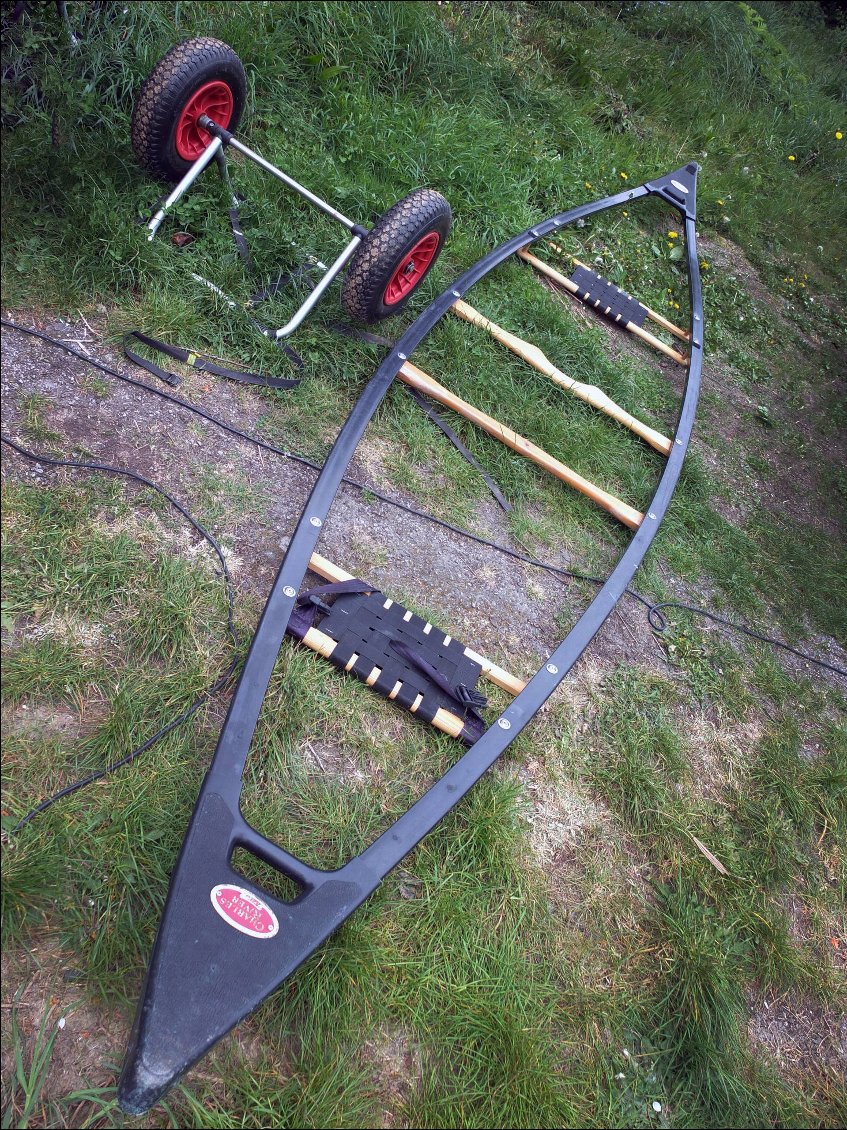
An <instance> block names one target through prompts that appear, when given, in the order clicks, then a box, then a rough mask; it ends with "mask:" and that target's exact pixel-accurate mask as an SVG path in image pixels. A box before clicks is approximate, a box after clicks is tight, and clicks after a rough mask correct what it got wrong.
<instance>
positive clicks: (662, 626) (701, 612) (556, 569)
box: [0, 318, 847, 678]
mask: <svg viewBox="0 0 847 1130" xmlns="http://www.w3.org/2000/svg"><path fill="white" fill-rule="evenodd" d="M0 324H2V325H4V326H9V327H10V328H11V329H15V330H18V331H19V332H20V333H25V334H29V335H31V336H32V337H37V338H41V340H42V341H46V342H48V343H49V344H50V345H54V346H56V347H58V348H59V349H63V350H65V352H66V353H70V354H72V355H73V356H74V357H77V358H79V360H80V361H84V362H85V363H86V364H88V365H91V366H93V367H94V368H95V369H100V370H101V371H102V372H104V373H108V374H109V375H110V376H113V377H115V378H117V379H118V380H120V381H124V382H125V383H126V384H129V385H133V386H134V387H135V388H141V389H144V390H145V391H147V392H152V393H154V394H155V395H156V396H159V397H161V398H162V399H163V400H169V401H171V402H172V403H173V404H177V405H179V406H180V407H181V408H186V409H187V410H188V411H189V412H193V413H195V415H198V416H201V417H202V418H203V419H205V420H208V421H209V423H212V424H215V425H216V426H217V427H219V428H222V429H223V430H224V431H227V432H229V433H230V434H231V435H235V436H238V437H239V439H243V440H246V441H247V442H248V443H252V444H255V445H256V446H257V447H260V448H262V449H263V450H265V451H270V452H272V453H273V454H275V455H281V456H282V457H283V458H285V459H290V460H292V461H293V462H295V463H299V464H301V465H302V466H304V467H309V468H311V469H312V470H313V471H320V469H321V468H320V464H319V463H316V462H315V461H314V460H312V459H308V458H307V457H306V456H304V455H298V454H296V453H295V452H292V451H286V450H285V449H284V448H281V447H277V446H276V444H273V443H269V442H268V441H267V440H263V439H261V438H260V437H259V436H255V435H251V434H250V433H249V432H245V431H242V430H241V429H240V428H237V427H235V426H234V425H233V424H228V423H226V421H224V420H221V419H219V418H218V417H217V416H213V415H212V414H211V413H210V412H207V411H206V410H205V409H203V408H199V407H197V406H196V405H194V404H191V403H189V402H188V401H187V400H183V399H182V398H181V397H179V396H174V395H173V393H170V392H166V391H165V390H164V389H162V388H155V387H154V386H153V385H148V384H145V382H144V381H138V380H135V378H133V377H128V376H126V374H125V373H121V372H119V371H118V370H117V369H114V368H112V367H111V366H109V365H106V364H104V363H103V362H102V361H97V360H95V359H94V358H93V357H88V356H86V354H84V353H82V352H81V351H80V350H78V349H74V348H73V347H72V346H70V345H69V344H67V343H66V342H63V341H59V340H58V339H56V338H53V337H50V335H49V334H46V333H44V332H43V331H41V330H36V329H31V328H30V327H28V326H21V325H19V324H18V323H17V322H13V321H10V320H9V319H7V318H0ZM342 482H343V483H344V484H345V485H346V486H350V487H353V488H354V489H355V490H358V491H360V492H363V493H364V492H367V493H368V494H370V495H373V497H375V498H378V499H379V500H380V501H381V502H385V503H386V504H387V505H389V506H394V507H396V508H397V509H399V510H403V511H405V512H406V513H407V514H411V515H413V516H414V517H415V518H422V519H424V520H425V521H427V522H432V523H433V524H434V525H437V526H441V527H442V528H443V529H445V530H449V531H450V532H451V533H454V534H457V535H458V536H459V537H463V538H467V539H468V540H470V541H473V542H476V543H477V545H484V546H485V547H486V548H488V549H494V550H497V551H498V552H499V553H503V554H505V555H506V556H508V557H511V558H513V559H514V560H515V561H521V562H523V563H524V564H525V565H531V566H533V567H534V568H537V569H544V570H545V571H547V572H548V573H553V574H556V575H558V576H560V577H565V578H568V579H572V580H577V581H586V582H588V583H589V584H593V585H603V584H605V583H606V582H605V578H603V577H592V576H588V575H586V574H584V573H577V572H575V571H573V570H571V569H563V568H561V567H560V566H558V565H550V564H548V563H547V562H544V561H539V560H537V559H536V558H534V557H531V556H530V555H529V554H527V553H521V552H520V551H518V550H515V549H511V548H510V547H509V546H505V545H501V544H499V543H498V542H494V541H490V540H488V539H487V538H484V537H480V535H478V534H474V533H471V531H470V530H464V529H462V528H461V527H460V526H454V525H453V524H452V523H451V522H447V521H445V520H444V519H443V518H437V517H436V516H435V515H433V514H428V513H427V512H426V511H425V510H419V509H417V508H416V507H414V506H410V505H409V504H408V503H406V502H401V501H400V500H399V499H396V498H392V497H391V496H390V495H387V494H385V493H383V492H382V491H380V490H377V489H376V488H375V487H367V486H364V485H363V484H362V483H359V482H357V481H356V480H355V479H351V478H348V477H345V478H344V479H342ZM624 592H625V593H626V595H627V596H630V597H632V598H633V599H635V600H637V601H639V603H641V604H643V605H644V607H645V608H646V609H647V615H648V622H649V624H650V626H651V627H652V628H653V630H654V631H656V632H659V633H661V632H664V631H666V630H667V628H668V622H667V619H666V618H665V616H664V615H663V614H662V612H661V611H660V610H661V609H662V608H677V609H679V610H680V611H684V612H690V613H692V614H693V615H696V616H702V617H703V618H705V619H707V620H712V621H713V622H714V623H716V624H720V625H722V626H723V627H726V628H729V629H730V630H731V631H734V632H740V633H741V634H742V635H746V636H749V637H750V638H751V639H755V640H759V641H761V642H762V643H767V644H770V645H771V646H772V647H778V648H781V649H782V650H783V651H787V652H789V653H790V654H791V655H796V656H797V657H798V658H799V659H803V660H805V661H806V662H807V663H812V664H814V665H815V666H816V667H821V668H823V669H824V670H827V671H832V672H833V673H834V674H836V675H840V676H841V677H842V678H847V670H844V669H843V668H841V667H837V666H836V665H835V664H832V663H828V662H827V661H826V660H823V659H818V658H816V657H815V656H814V655H809V654H808V653H807V652H804V651H800V650H798V649H797V648H795V647H791V645H790V644H786V643H782V642H781V641H780V640H777V639H773V638H772V637H770V636H765V635H763V634H761V633H759V632H756V631H754V630H753V629H751V628H747V627H745V626H744V625H742V624H736V623H733V622H732V621H730V620H725V619H724V618H723V617H722V616H718V615H717V614H715V613H714V612H708V611H707V610H706V609H703V608H696V607H694V606H693V605H688V604H682V603H677V602H675V601H660V602H656V603H654V602H653V601H651V600H648V599H647V598H646V597H644V596H642V595H641V594H640V593H638V592H636V591H635V590H634V589H629V588H628V589H625V590H624Z"/></svg>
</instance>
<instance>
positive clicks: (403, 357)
mask: <svg viewBox="0 0 847 1130" xmlns="http://www.w3.org/2000/svg"><path fill="white" fill-rule="evenodd" d="M397 356H398V357H399V358H400V360H401V361H405V360H406V354H405V353H398V354H397Z"/></svg>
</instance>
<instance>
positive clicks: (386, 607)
mask: <svg viewBox="0 0 847 1130" xmlns="http://www.w3.org/2000/svg"><path fill="white" fill-rule="evenodd" d="M326 596H334V597H335V600H334V602H333V603H332V604H331V605H327V604H326V603H325V601H324V599H323V598H324V597H326ZM319 615H320V616H321V617H322V619H321V620H320V622H319V625H318V628H319V631H321V632H322V633H323V634H324V635H325V636H329V637H330V639H332V640H335V647H334V649H333V650H332V653H331V654H330V655H329V656H328V658H329V660H330V662H331V663H333V664H334V665H335V666H336V667H339V668H340V669H341V670H343V671H348V672H349V673H350V674H352V675H354V676H355V677H356V678H358V679H360V680H361V681H362V682H367V683H368V685H369V686H371V687H372V689H373V690H375V691H376V692H377V693H378V694H381V695H382V696H383V697H385V698H389V699H390V700H391V701H392V702H395V703H396V704H397V705H398V706H400V707H402V708H404V709H405V710H410V709H411V707H412V706H413V705H415V703H416V702H417V703H418V705H417V707H416V709H415V711H414V713H415V717H417V718H422V719H423V720H424V721H426V722H432V721H433V719H434V718H435V716H436V714H437V713H438V711H439V710H440V709H446V710H448V711H449V712H450V713H452V714H454V715H458V716H459V717H461V718H462V720H463V721H464V723H465V729H464V732H463V733H462V735H461V736H462V738H463V739H464V740H465V741H468V742H473V741H476V740H477V738H479V737H480V735H481V734H482V733H483V732H484V731H485V729H486V724H485V721H484V719H483V718H482V716H481V715H480V713H479V709H480V708H482V707H484V706H486V705H487V700H486V698H485V696H484V695H482V694H481V693H480V692H479V691H478V690H477V689H476V683H477V680H478V679H479V675H480V671H481V668H480V666H479V664H478V663H476V662H475V661H474V660H472V659H471V658H470V657H469V656H467V655H466V654H465V646H464V644H462V643H460V642H459V641H458V640H455V639H453V638H452V637H451V636H447V635H445V634H444V633H443V632H442V631H440V630H439V629H438V628H436V627H435V626H434V625H432V624H428V623H427V621H425V620H423V619H422V618H421V617H420V616H416V615H415V614H413V613H411V612H409V611H408V609H406V608H404V607H403V605H402V604H398V603H396V601H392V600H389V599H387V598H386V597H385V595H384V593H382V592H379V591H378V590H376V589H374V588H373V586H372V585H368V584H367V583H366V582H365V581H361V580H358V579H357V578H353V579H351V580H349V581H338V582H335V583H332V584H327V585H321V586H319V587H318V588H315V589H310V590H309V591H307V592H305V593H302V594H301V596H300V597H299V598H298V600H297V604H296V606H295V608H294V611H293V612H292V615H291V618H290V620H289V622H288V625H287V627H286V631H287V633H288V634H289V635H292V636H294V637H295V638H296V639H299V640H304V639H305V638H306V636H307V633H308V631H309V629H310V628H312V627H314V626H315V621H316V619H317V617H318V616H319ZM375 668H378V669H379V672H380V673H379V675H378V676H377V677H376V678H375V679H374V678H373V672H374V669H375Z"/></svg>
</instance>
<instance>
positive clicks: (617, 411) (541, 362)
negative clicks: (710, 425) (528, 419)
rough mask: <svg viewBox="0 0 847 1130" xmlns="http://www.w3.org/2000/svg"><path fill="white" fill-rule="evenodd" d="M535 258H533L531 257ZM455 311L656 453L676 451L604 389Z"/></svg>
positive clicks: (465, 310) (463, 305) (470, 312)
mask: <svg viewBox="0 0 847 1130" xmlns="http://www.w3.org/2000/svg"><path fill="white" fill-rule="evenodd" d="M530 258H532V256H530ZM452 310H453V312H454V313H455V314H458V316H459V317H460V318H464V320H465V321H466V322H470V323H471V324H472V325H474V326H479V327H480V328H481V329H484V330H486V331H487V332H488V333H490V334H491V336H492V337H494V338H496V339H497V340H498V341H500V342H502V343H503V345H505V346H506V348H507V349H511V351H512V353H515V354H517V356H518V357H521V358H523V360H524V361H526V362H527V363H528V364H529V365H532V367H533V368H534V369H537V370H538V372H539V373H543V374H544V375H545V376H546V377H549V378H550V380H551V381H553V383H554V384H557V385H559V386H560V388H564V389H567V390H568V391H569V392H572V393H573V394H574V396H578V397H579V399H580V400H584V401H585V403H586V404H590V405H591V407H592V408H596V409H598V410H599V411H600V412H605V413H606V415H607V416H611V418H612V419H613V420H617V421H618V423H619V424H623V426H624V427H625V428H629V430H630V431H631V432H634V433H635V434H636V435H637V436H640V437H641V438H642V439H643V440H644V441H645V442H646V443H649V444H650V446H651V447H654V448H655V449H656V451H660V452H661V453H662V454H663V455H670V452H671V448H672V447H673V442H672V440H670V439H668V437H667V436H663V435H662V434H661V432H657V431H656V429H655V428H651V427H650V426H649V425H648V424H644V423H642V422H641V420H638V419H636V417H635V416H632V415H631V414H630V413H629V412H627V411H626V410H625V409H623V408H621V407H620V405H619V404H616V403H615V402H614V400H612V399H611V397H609V396H607V395H606V393H605V392H603V390H602V389H600V388H597V386H596V385H588V384H583V383H582V382H581V381H576V380H574V379H573V377H569V376H568V375H567V373H563V372H562V370H561V369H558V368H556V366H555V365H554V364H553V362H552V361H550V359H549V358H548V357H547V355H546V354H545V353H543V352H542V350H540V349H539V348H538V346H537V345H532V344H531V343H530V342H528V341H524V340H523V338H520V337H517V336H516V335H515V334H513V333H510V332H509V330H504V329H503V327H502V326H498V325H497V324H496V322H492V321H491V320H490V318H486V317H485V315H484V314H480V312H479V311H478V310H475V309H474V308H473V306H469V305H468V303H467V302H464V301H462V299H458V301H456V302H454V303H453V306H452Z"/></svg>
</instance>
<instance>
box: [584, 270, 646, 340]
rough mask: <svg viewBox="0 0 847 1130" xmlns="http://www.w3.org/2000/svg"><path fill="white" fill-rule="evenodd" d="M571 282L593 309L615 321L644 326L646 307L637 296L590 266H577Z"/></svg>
mask: <svg viewBox="0 0 847 1130" xmlns="http://www.w3.org/2000/svg"><path fill="white" fill-rule="evenodd" d="M571 282H572V283H573V284H574V286H575V287H576V288H577V295H578V297H579V298H581V299H582V301H583V302H585V303H586V304H587V305H588V306H591V307H592V309H595V310H598V311H599V312H600V313H601V314H605V315H606V317H607V318H611V320H612V321H613V322H622V323H623V324H624V325H625V326H626V325H635V326H643V325H644V319H645V318H646V317H647V311H646V309H645V308H644V307H643V306H642V305H641V303H640V302H639V301H638V299H637V298H633V297H632V295H631V294H627V292H626V291H625V290H621V288H620V287H619V286H615V284H614V283H613V282H609V280H608V279H604V278H603V276H602V275H598V274H597V273H596V272H595V271H591V270H589V269H588V267H576V268H575V270H574V273H573V274H572V275H571Z"/></svg>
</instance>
